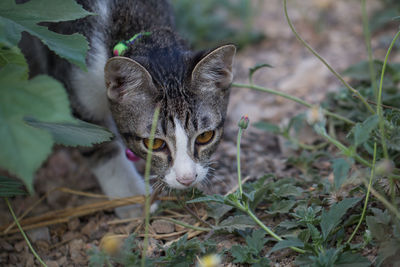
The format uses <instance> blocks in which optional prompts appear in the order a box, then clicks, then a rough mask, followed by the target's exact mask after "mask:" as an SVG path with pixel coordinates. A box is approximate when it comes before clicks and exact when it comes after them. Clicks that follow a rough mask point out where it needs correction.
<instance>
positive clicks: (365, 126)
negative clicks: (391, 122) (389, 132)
mask: <svg viewBox="0 0 400 267" xmlns="http://www.w3.org/2000/svg"><path fill="white" fill-rule="evenodd" d="M378 123H379V116H378V115H372V116H371V117H368V118H367V119H366V120H365V121H363V122H362V123H357V124H356V125H355V126H354V127H353V129H351V133H352V134H353V136H354V145H355V147H357V146H359V145H361V144H363V143H365V142H366V141H367V140H368V138H369V137H370V134H371V132H372V131H373V130H374V129H375V128H376V127H377V126H378Z"/></svg>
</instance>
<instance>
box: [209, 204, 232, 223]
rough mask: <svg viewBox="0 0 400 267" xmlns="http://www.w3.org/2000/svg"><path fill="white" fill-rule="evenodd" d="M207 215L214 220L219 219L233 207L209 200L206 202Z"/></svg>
mask: <svg viewBox="0 0 400 267" xmlns="http://www.w3.org/2000/svg"><path fill="white" fill-rule="evenodd" d="M207 206H208V208H207V213H208V216H210V217H211V218H213V219H214V220H216V221H219V220H220V219H221V218H222V217H223V216H224V215H225V214H226V213H227V212H229V211H231V210H232V209H233V207H232V206H228V205H225V204H221V203H215V202H209V203H207Z"/></svg>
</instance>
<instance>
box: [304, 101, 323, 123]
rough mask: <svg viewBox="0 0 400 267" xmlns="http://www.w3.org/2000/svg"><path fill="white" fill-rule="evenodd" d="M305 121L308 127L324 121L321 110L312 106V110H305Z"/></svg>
mask: <svg viewBox="0 0 400 267" xmlns="http://www.w3.org/2000/svg"><path fill="white" fill-rule="evenodd" d="M306 119H307V122H308V124H310V125H314V124H316V123H319V122H324V121H325V117H324V114H323V113H322V110H321V108H320V107H318V106H313V107H312V108H310V109H309V110H307V112H306Z"/></svg>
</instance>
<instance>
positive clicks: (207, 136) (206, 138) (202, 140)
mask: <svg viewBox="0 0 400 267" xmlns="http://www.w3.org/2000/svg"><path fill="white" fill-rule="evenodd" d="M213 137H214V131H207V132H204V133H202V134H199V135H198V136H197V138H196V144H197V145H205V144H208V143H209V142H210V141H211V140H212V139H213Z"/></svg>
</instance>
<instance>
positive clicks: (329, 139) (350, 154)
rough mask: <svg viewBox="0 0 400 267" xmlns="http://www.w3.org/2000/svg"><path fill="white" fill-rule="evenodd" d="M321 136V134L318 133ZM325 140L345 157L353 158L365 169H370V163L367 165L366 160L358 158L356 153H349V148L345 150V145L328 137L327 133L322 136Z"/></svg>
mask: <svg viewBox="0 0 400 267" xmlns="http://www.w3.org/2000/svg"><path fill="white" fill-rule="evenodd" d="M320 134H322V133H320ZM322 135H323V136H324V137H325V138H326V140H328V141H329V142H330V143H331V144H333V145H335V146H336V147H337V148H339V149H340V151H342V153H343V154H345V155H346V156H349V157H353V158H354V159H355V160H356V161H358V162H359V163H361V164H363V165H364V166H367V167H372V165H371V163H369V162H368V161H367V160H365V159H364V158H362V157H360V156H359V155H358V154H357V153H355V152H353V151H351V150H350V149H349V148H347V147H346V146H345V145H343V144H342V143H340V142H339V141H338V140H336V139H335V138H333V137H331V136H330V135H328V134H327V133H324V134H322Z"/></svg>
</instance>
